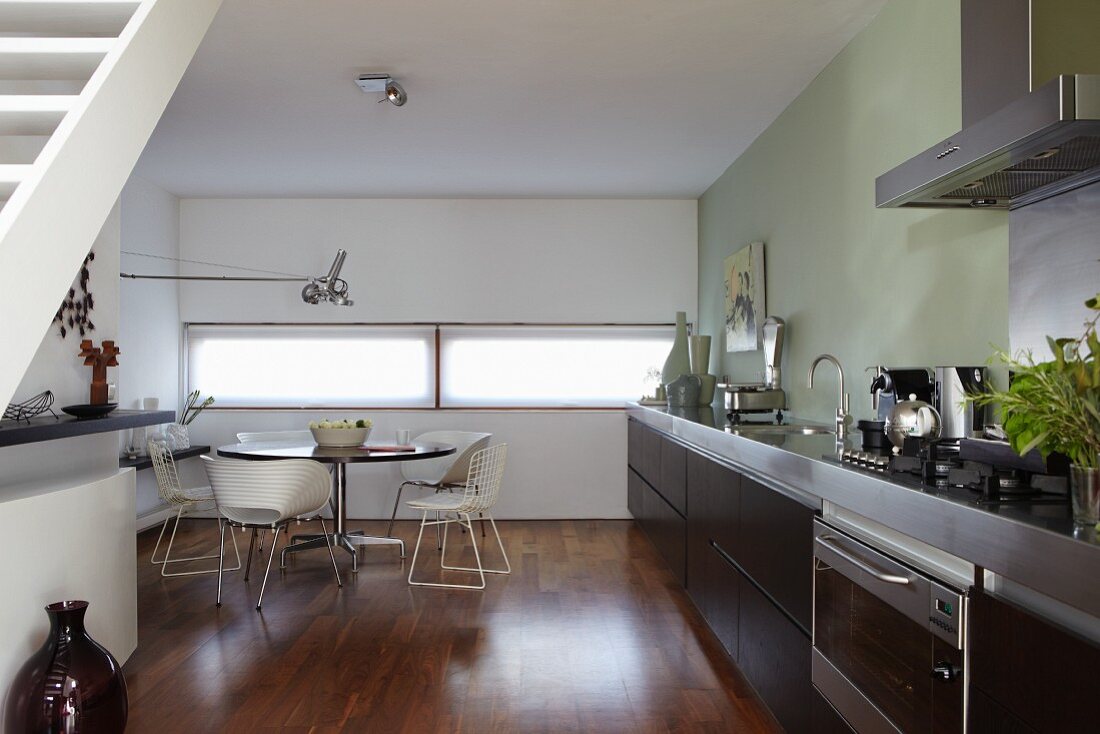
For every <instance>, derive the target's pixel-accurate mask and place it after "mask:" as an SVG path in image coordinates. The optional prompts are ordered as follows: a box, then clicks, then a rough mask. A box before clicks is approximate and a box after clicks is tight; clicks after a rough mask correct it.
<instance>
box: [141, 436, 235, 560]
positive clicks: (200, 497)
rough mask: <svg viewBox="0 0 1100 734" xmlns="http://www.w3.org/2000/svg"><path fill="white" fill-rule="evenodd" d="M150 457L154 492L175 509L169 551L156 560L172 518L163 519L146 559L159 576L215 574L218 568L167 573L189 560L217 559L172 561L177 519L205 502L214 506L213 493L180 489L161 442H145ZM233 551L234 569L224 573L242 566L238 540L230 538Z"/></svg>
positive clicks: (205, 489) (169, 454) (172, 461)
mask: <svg viewBox="0 0 1100 734" xmlns="http://www.w3.org/2000/svg"><path fill="white" fill-rule="evenodd" d="M148 448H149V458H150V459H151V460H152V462H153V473H154V474H155V475H156V478H157V493H158V494H160V498H161V499H162V500H164V502H165V503H167V504H168V505H169V507H175V508H177V509H176V522H175V524H174V525H173V526H172V537H171V538H169V540H168V548H167V549H166V550H165V551H164V558H162V559H160V560H159V561H158V560H157V551H158V550H159V549H160V543H161V541H162V540H164V531H165V530H167V529H168V523H169V521H170V520H171V519H172V517H171V516H169V517H166V518H164V524H163V525H161V528H160V535H159V536H158V537H157V544H156V545H155V546H154V547H153V555H151V556H149V562H150V563H152V564H153V565H157V566H160V575H161V576H196V575H198V574H203V573H216V572H217V569H214V568H210V569H206V570H203V571H174V572H169V571H168V564H169V563H187V562H189V561H205V560H212V559H214V558H218V557H219V555H218V554H213V555H209V556H189V557H187V558H172V557H171V555H172V545H173V544H174V543H175V542H176V531H177V530H179V526H180V518H182V517H183V513H184V510H189V509H191V508H193V507H195V506H196V505H200V504H202V503H204V502H210V503H213V501H214V493H213V492H212V491H211V489H210V487H190V488H187V489H184V488H183V487H181V486H180V477H179V474H178V473H177V472H176V460H175V458H174V457H173V456H172V452H171V451H169V450H168V447H167V446H165V444H164V443H163V442H161V441H150V442H149V443H148ZM218 523H219V525H220V524H221V518H220V517H219V518H218ZM233 552H234V553H235V554H236V556H237V565H236V567H235V568H229V569H226V570H227V571H237V570H239V569H240V567H241V553H240V551H239V550H238V549H237V539H236V538H233Z"/></svg>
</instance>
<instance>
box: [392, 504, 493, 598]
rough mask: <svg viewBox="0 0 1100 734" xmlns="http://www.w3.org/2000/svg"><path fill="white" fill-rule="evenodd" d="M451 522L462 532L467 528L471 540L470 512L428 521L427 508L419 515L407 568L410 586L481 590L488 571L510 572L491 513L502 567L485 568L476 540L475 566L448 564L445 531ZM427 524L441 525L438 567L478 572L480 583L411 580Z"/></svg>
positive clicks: (490, 516) (471, 519)
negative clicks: (502, 563)
mask: <svg viewBox="0 0 1100 734" xmlns="http://www.w3.org/2000/svg"><path fill="white" fill-rule="evenodd" d="M462 515H465V521H463V519H462ZM451 523H457V524H458V525H459V527H461V528H463V531H464V532H465V531H466V530H468V531H469V532H470V537H471V540H472V539H473V532H474V528H473V518H472V517H471V515H470V513H461V515H456V516H455V517H454V518H444V519H441V520H435V521H429V520H428V511H427V510H425V511H424V513H423V516H422V517H421V520H420V534H419V535H418V536H417V543H416V549H415V550H414V551H413V563H412V565H411V567H410V568H409V584H410V585H412V586H436V587H441V588H446V589H474V590H481V589H484V588H485V574H488V573H497V574H507V573H511V571H512V565H511V563H510V562H509V561H508V555H507V553H505V551H504V542H503V541H502V540H501V538H500V533H499V531H497V527H496V523H495V522H494V521H493V516H492V514H490V515H489V523H490V524H491V525H492V527H493V532H494V533H496V536H497V544H498V545H499V546H500V550H501V553H502V554H504V564H505V567H504V569H492V568H485V566H484V564H482V562H481V552H480V551H479V550H478V547H477V543H476V542H475V543H474V559H475V560H476V562H477V565H476V566H474V567H466V566H448V565H447V563H446V557H447V535H448V532H447V531H448V529H449V526H450V525H451ZM427 525H436V526H437V527H438V526H439V525H442V526H443V549H442V553H441V554H440V557H439V565H440V567H441V568H443V569H445V570H447V571H469V572H472V573H476V574H478V578H479V580H480V581H481V583H480V585H476V584H443V583H429V582H426V581H413V571H414V570H415V567H416V557H417V553H418V552H419V550H420V540H421V538H423V536H424V527H425V526H427Z"/></svg>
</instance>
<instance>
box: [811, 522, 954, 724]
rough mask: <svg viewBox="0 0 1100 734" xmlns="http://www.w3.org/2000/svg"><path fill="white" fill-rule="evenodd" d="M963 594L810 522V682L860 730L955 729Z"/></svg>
mask: <svg viewBox="0 0 1100 734" xmlns="http://www.w3.org/2000/svg"><path fill="white" fill-rule="evenodd" d="M966 602H967V599H966V594H965V592H963V591H961V590H959V589H957V588H953V587H952V586H951V585H949V584H948V583H947V582H945V581H944V580H942V579H938V578H935V577H933V576H932V575H930V574H928V573H925V572H923V571H918V570H917V567H916V566H915V565H913V564H910V563H906V562H905V560H903V559H902V558H899V557H897V556H896V555H888V553H887V552H884V549H882V548H876V547H873V546H871V545H869V544H868V543H866V542H863V541H862V540H859V539H857V538H856V537H853V536H852V535H850V534H848V533H845V532H843V531H841V530H839V529H837V528H834V527H831V526H830V525H827V524H826V523H824V522H821V521H820V520H815V522H814V618H813V662H812V676H813V683H814V686H815V687H816V688H817V689H818V691H819V692H820V693H821V694H822V695H823V696H824V697H825V698H826V699H828V701H829V703H831V704H832V705H833V707H834V708H835V709H836V710H837V711H838V712H839V713H840V714H841V716H843V717H844V718H845V719H846V720H847V722H848V723H849V725H851V727H852V728H853V729H855V730H856V731H857V732H860V734H877V733H878V732H885V733H888V734H894V733H895V732H905V733H906V734H917V733H918V732H936V733H937V734H939V733H940V732H944V733H948V732H950V733H954V732H963V731H964V730H965V722H966V699H967V696H966V690H967V686H966V678H967V671H966V662H967V656H966V636H967V635H966V617H967V605H966Z"/></svg>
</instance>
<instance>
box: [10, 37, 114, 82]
mask: <svg viewBox="0 0 1100 734" xmlns="http://www.w3.org/2000/svg"><path fill="white" fill-rule="evenodd" d="M115 43H117V41H115V39H113V38H0V79H87V78H88V77H90V76H91V75H92V72H94V71H95V70H96V68H97V67H98V66H99V63H100V62H101V61H103V58H104V57H105V56H106V55H107V52H108V51H110V50H111V47H112V46H113V45H114V44H115Z"/></svg>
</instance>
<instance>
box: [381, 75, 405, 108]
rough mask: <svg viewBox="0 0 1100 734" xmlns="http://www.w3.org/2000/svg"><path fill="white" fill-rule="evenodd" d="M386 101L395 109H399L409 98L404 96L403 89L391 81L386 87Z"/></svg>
mask: <svg viewBox="0 0 1100 734" xmlns="http://www.w3.org/2000/svg"><path fill="white" fill-rule="evenodd" d="M386 99H388V100H389V101H390V102H393V104H394V106H395V107H400V106H401V105H403V104H405V103H406V102H408V101H409V96H408V95H407V94H405V88H404V87H402V86H401V85H400V84H398V83H397V82H395V81H393V80H392V79H391V80H390V83H389V84H387V85H386Z"/></svg>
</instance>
